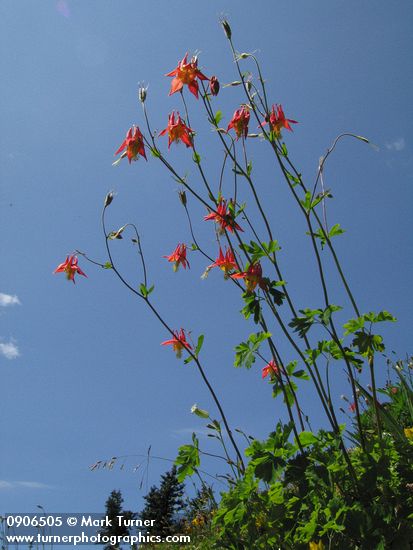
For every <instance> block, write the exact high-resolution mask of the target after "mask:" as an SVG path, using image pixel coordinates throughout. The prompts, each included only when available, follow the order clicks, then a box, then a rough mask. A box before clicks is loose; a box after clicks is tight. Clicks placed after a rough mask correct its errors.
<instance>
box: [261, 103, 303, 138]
mask: <svg viewBox="0 0 413 550" xmlns="http://www.w3.org/2000/svg"><path fill="white" fill-rule="evenodd" d="M276 109H277V112H276V111H275V110H276ZM268 122H269V123H270V128H271V131H272V132H274V134H275V135H276V137H277V138H279V137H280V136H281V129H282V128H286V129H287V130H290V132H292V131H293V129H292V128H291V126H290V122H291V124H298V122H297V121H296V120H291V119H290V118H285V115H284V111H283V108H282V107H281V105H273V106H272V111H271V113H270V115H269V116H268V117H266V118H265V121H264V122H262V124H261V126H265V125H266V124H268Z"/></svg>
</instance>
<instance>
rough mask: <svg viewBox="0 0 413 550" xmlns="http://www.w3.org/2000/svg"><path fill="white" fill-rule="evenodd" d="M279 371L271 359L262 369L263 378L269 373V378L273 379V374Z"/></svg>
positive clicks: (276, 374)
mask: <svg viewBox="0 0 413 550" xmlns="http://www.w3.org/2000/svg"><path fill="white" fill-rule="evenodd" d="M279 373H280V369H279V368H278V365H277V363H276V362H275V361H274V360H273V359H272V360H271V361H270V362H269V363H267V365H265V367H264V368H263V369H262V377H263V378H267V376H268V375H270V378H271V379H273V378H274V377H275V376H278V374H279Z"/></svg>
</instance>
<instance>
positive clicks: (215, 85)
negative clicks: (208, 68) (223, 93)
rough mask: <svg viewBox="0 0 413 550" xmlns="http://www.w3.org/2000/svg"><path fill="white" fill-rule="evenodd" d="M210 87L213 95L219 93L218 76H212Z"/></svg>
mask: <svg viewBox="0 0 413 550" xmlns="http://www.w3.org/2000/svg"><path fill="white" fill-rule="evenodd" d="M209 89H210V91H211V94H212V95H218V92H219V82H218V79H217V77H216V76H211V79H210V81H209Z"/></svg>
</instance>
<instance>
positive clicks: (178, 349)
mask: <svg viewBox="0 0 413 550" xmlns="http://www.w3.org/2000/svg"><path fill="white" fill-rule="evenodd" d="M173 333H174V337H173V338H171V339H170V340H165V342H162V344H161V346H172V348H173V350H174V352H175V353H176V356H177V357H178V359H179V357H181V356H182V350H183V349H186V350H189V349H192V346H191V344H188V342H187V341H186V336H185V331H184V329H183V328H181V330H180V331H177V330H174V331H173Z"/></svg>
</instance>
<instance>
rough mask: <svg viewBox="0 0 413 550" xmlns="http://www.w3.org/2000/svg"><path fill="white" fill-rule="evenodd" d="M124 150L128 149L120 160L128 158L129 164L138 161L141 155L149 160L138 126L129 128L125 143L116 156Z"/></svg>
mask: <svg viewBox="0 0 413 550" xmlns="http://www.w3.org/2000/svg"><path fill="white" fill-rule="evenodd" d="M124 149H126V151H124V152H123V153H122V155H121V157H120V158H124V157H128V160H129V164H130V163H131V162H132V161H133V160H138V156H139V155H141V157H143V158H144V159H145V160H147V158H146V154H145V146H144V144H143V135H142V132H141V131H140V130H139V127H138V126H132V128H129V130H128V133H127V134H126V138H125V141H124V142H123V143H122V145H121V146H120V147H119V149H118V150H117V151H116V153H115V155H117V154H119V153H121V152H122V151H123V150H124Z"/></svg>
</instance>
